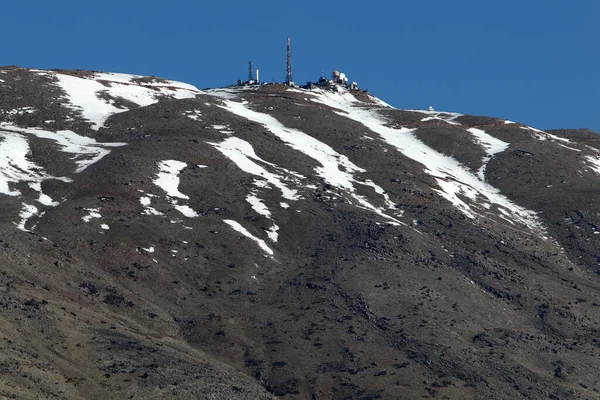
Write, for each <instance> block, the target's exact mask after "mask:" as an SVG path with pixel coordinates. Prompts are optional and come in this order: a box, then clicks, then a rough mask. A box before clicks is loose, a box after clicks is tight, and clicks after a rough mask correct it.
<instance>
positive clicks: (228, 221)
mask: <svg viewBox="0 0 600 400" xmlns="http://www.w3.org/2000/svg"><path fill="white" fill-rule="evenodd" d="M223 222H225V223H226V224H227V225H229V226H230V227H231V228H233V230H235V231H237V232H239V233H241V234H242V235H244V236H246V237H247V238H250V239H252V240H253V241H254V242H256V243H257V244H258V246H259V247H260V248H261V249H262V250H263V251H264V252H265V253H267V254H269V255H270V256H272V255H273V254H274V253H273V250H271V249H270V248H269V246H267V244H266V243H265V241H264V240H262V239H259V238H257V237H256V236H254V235H252V234H251V233H250V232H248V230H247V229H246V228H244V227H243V226H242V225H240V224H239V223H238V222H236V221H233V220H231V219H226V220H224V221H223Z"/></svg>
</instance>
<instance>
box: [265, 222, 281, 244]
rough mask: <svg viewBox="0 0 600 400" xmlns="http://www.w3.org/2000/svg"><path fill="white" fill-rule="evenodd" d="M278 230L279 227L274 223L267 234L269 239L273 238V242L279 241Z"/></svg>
mask: <svg viewBox="0 0 600 400" xmlns="http://www.w3.org/2000/svg"><path fill="white" fill-rule="evenodd" d="M278 230H279V227H278V226H277V225H275V224H273V226H272V227H271V228H270V229H269V230H268V231H267V236H269V239H271V241H272V242H277V239H278V238H279V234H278V233H277V231H278Z"/></svg>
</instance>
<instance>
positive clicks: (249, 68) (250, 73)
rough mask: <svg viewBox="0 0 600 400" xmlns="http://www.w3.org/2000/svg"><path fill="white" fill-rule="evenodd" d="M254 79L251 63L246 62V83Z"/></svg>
mask: <svg viewBox="0 0 600 400" xmlns="http://www.w3.org/2000/svg"><path fill="white" fill-rule="evenodd" d="M253 79H254V73H253V72H252V61H248V83H250V82H251V81H252V80H253Z"/></svg>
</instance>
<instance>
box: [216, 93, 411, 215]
mask: <svg viewBox="0 0 600 400" xmlns="http://www.w3.org/2000/svg"><path fill="white" fill-rule="evenodd" d="M221 107H222V108H225V109H226V110H229V111H230V112H232V113H234V114H236V115H239V116H241V117H243V118H246V119H248V120H250V121H253V122H256V123H259V124H261V125H264V126H265V128H266V129H268V130H269V131H270V132H271V133H273V134H274V135H275V136H277V137H278V138H279V139H281V140H283V141H284V142H285V143H286V144H287V145H288V146H290V147H291V148H293V149H295V150H297V151H300V152H302V153H304V154H306V155H308V156H309V157H311V158H313V159H314V160H316V161H317V162H319V163H320V164H321V166H319V167H316V168H315V172H316V173H317V174H318V175H319V176H320V177H322V178H323V179H324V180H325V182H327V183H329V184H331V185H333V186H337V187H339V188H341V189H343V190H345V191H346V192H347V193H348V194H349V195H350V197H351V198H353V199H354V200H356V201H357V202H358V203H359V205H360V206H362V207H364V208H366V209H368V210H370V211H372V212H375V213H377V214H378V215H380V216H382V217H385V218H387V219H389V220H392V221H393V222H394V223H400V221H398V220H397V219H395V218H394V217H392V216H389V215H387V214H385V212H384V211H385V210H383V209H381V208H379V207H375V206H373V205H372V204H370V203H369V202H368V201H367V200H366V198H364V197H363V196H359V195H357V194H356V193H355V188H354V183H358V184H361V185H366V186H371V187H373V185H374V184H373V183H372V182H360V181H358V180H357V179H355V178H354V174H355V173H361V172H366V170H364V169H363V168H360V167H358V166H356V165H355V164H354V163H352V162H351V161H350V160H349V159H348V157H346V156H345V155H343V154H340V153H338V152H336V151H335V150H334V149H332V148H331V147H330V146H328V145H327V144H325V143H323V142H321V141H319V140H317V139H315V138H314V137H312V136H309V135H307V134H306V133H304V132H302V131H299V130H297V129H292V128H287V127H285V126H284V125H283V124H281V123H280V122H279V121H278V120H277V119H275V118H273V117H272V116H270V115H268V114H263V113H259V112H257V111H254V110H251V109H250V108H248V107H246V105H245V103H237V102H233V101H227V100H226V101H225V106H221Z"/></svg>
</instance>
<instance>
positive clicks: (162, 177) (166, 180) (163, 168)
mask: <svg viewBox="0 0 600 400" xmlns="http://www.w3.org/2000/svg"><path fill="white" fill-rule="evenodd" d="M185 167H187V164H186V163H184V162H181V161H177V160H165V161H161V162H159V163H158V168H159V170H160V172H159V173H158V174H157V176H156V179H155V180H154V184H155V185H156V186H158V187H160V188H161V189H162V190H164V191H165V192H166V193H167V197H168V198H169V199H170V202H171V204H173V206H174V207H175V209H176V210H177V211H179V212H180V213H182V214H183V215H184V216H186V217H189V218H193V217H197V216H198V214H197V213H196V212H195V211H194V210H192V209H191V208H190V207H189V206H187V205H180V204H177V200H175V199H174V198H179V199H184V200H187V199H189V196H187V195H185V194H183V193H181V192H180V191H179V173H180V172H181V171H182V170H183V169H184V168H185ZM140 201H141V202H142V205H144V202H146V201H147V200H142V199H140ZM149 208H151V207H146V210H147V211H149V212H152V210H153V211H156V210H154V209H152V210H148V209H149Z"/></svg>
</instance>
